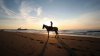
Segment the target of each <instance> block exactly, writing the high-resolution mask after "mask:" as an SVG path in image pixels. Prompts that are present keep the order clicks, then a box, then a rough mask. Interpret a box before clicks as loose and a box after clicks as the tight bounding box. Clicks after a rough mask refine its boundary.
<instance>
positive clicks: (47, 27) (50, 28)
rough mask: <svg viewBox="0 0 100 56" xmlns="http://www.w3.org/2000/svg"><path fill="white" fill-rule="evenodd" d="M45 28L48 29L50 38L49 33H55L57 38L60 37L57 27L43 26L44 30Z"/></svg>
mask: <svg viewBox="0 0 100 56" xmlns="http://www.w3.org/2000/svg"><path fill="white" fill-rule="evenodd" d="M44 28H46V30H47V32H48V37H49V31H55V33H56V36H58V28H57V27H51V26H47V25H45V24H43V28H42V29H44ZM56 36H55V37H56Z"/></svg>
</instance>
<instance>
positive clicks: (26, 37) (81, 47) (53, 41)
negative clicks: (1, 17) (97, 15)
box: [0, 31, 100, 56]
mask: <svg viewBox="0 0 100 56" xmlns="http://www.w3.org/2000/svg"><path fill="white" fill-rule="evenodd" d="M0 56H100V38H91V37H75V36H64V35H60V36H59V38H55V36H54V35H50V37H49V38H48V37H47V35H46V34H37V33H19V32H16V33H14V32H3V31H2V32H0Z"/></svg>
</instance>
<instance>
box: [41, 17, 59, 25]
mask: <svg viewBox="0 0 100 56" xmlns="http://www.w3.org/2000/svg"><path fill="white" fill-rule="evenodd" d="M50 21H52V22H53V26H54V27H57V26H58V25H59V24H58V22H57V20H55V19H53V18H44V19H43V20H42V21H41V23H42V24H45V25H48V26H50V25H51V23H50Z"/></svg>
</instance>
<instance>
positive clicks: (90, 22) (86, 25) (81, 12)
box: [0, 0, 100, 30]
mask: <svg viewBox="0 0 100 56" xmlns="http://www.w3.org/2000/svg"><path fill="white" fill-rule="evenodd" d="M50 21H52V22H53V26H54V27H58V28H59V29H61V30H65V29H100V0H0V29H17V28H19V27H21V28H27V29H42V25H43V24H46V25H48V26H50Z"/></svg>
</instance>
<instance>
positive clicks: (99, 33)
mask: <svg viewBox="0 0 100 56" xmlns="http://www.w3.org/2000/svg"><path fill="white" fill-rule="evenodd" d="M4 31H8V32H25V33H39V34H47V31H46V30H34V29H28V30H16V29H6V30H4ZM58 33H59V35H67V36H83V37H94V38H100V30H59V31H58ZM50 34H55V32H52V31H50Z"/></svg>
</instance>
